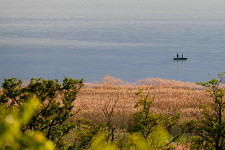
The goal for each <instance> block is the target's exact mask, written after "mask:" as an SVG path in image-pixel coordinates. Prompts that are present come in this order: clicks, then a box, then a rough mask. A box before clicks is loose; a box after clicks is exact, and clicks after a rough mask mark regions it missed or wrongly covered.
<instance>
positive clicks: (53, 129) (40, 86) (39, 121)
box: [0, 77, 84, 148]
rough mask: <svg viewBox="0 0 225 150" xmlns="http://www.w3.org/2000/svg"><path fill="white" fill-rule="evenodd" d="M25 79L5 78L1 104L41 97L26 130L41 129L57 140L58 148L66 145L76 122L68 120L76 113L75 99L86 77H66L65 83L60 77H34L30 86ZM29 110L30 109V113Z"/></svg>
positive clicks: (18, 102) (21, 102) (23, 129)
mask: <svg viewBox="0 0 225 150" xmlns="http://www.w3.org/2000/svg"><path fill="white" fill-rule="evenodd" d="M22 83H23V82H22V80H17V79H16V78H10V79H5V80H4V83H3V84H2V91H1V94H0V104H1V105H4V106H8V107H10V108H11V107H18V106H21V105H23V104H24V103H25V102H26V101H27V100H28V98H29V96H30V94H35V95H36V96H37V98H38V99H40V106H39V107H38V108H37V109H36V110H35V112H34V115H33V116H32V118H31V120H29V122H27V123H26V124H23V126H22V129H21V130H22V132H23V133H25V132H27V131H28V130H33V131H40V132H42V133H43V134H44V135H45V136H46V138H47V139H49V140H51V141H53V142H54V143H55V145H56V147H57V148H65V147H66V142H65V140H64V139H65V135H67V134H68V133H69V132H70V131H71V130H72V129H73V128H74V127H75V126H76V125H75V124H74V123H69V122H67V120H68V119H69V118H70V117H72V116H74V115H75V113H74V110H73V108H74V105H73V102H74V101H75V99H76V96H77V93H78V92H79V90H80V88H81V87H82V86H83V85H84V84H83V79H82V80H78V79H71V78H70V79H68V78H67V77H65V78H64V80H63V82H62V83H59V81H58V80H57V79H56V80H45V79H42V78H39V79H36V78H32V79H31V80H30V82H29V84H28V85H27V86H24V87H23V86H22ZM28 113H29V112H28Z"/></svg>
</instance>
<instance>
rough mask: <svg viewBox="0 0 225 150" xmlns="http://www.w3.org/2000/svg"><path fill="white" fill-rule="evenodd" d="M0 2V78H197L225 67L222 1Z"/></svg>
mask: <svg viewBox="0 0 225 150" xmlns="http://www.w3.org/2000/svg"><path fill="white" fill-rule="evenodd" d="M0 2H1V5H0V81H3V78H5V77H6V78H9V77H16V78H21V79H23V80H25V81H27V80H29V79H30V78H32V77H44V78H47V79H54V78H58V79H60V80H61V79H63V77H64V76H68V77H72V78H84V80H85V81H86V82H93V81H100V80H101V79H102V78H103V77H104V76H106V75H110V76H113V77H115V78H120V79H122V80H124V81H128V82H135V81H137V80H139V79H144V78H148V77H154V78H163V79H175V80H181V81H190V82H196V81H207V80H209V79H211V78H216V77H217V76H216V75H217V74H218V73H221V72H223V71H225V15H224V14H225V1H224V0H64V1H62V0H20V1H14V0H0ZM177 53H179V54H180V55H181V54H182V53H183V54H184V57H188V60H187V61H174V60H173V57H176V54H177Z"/></svg>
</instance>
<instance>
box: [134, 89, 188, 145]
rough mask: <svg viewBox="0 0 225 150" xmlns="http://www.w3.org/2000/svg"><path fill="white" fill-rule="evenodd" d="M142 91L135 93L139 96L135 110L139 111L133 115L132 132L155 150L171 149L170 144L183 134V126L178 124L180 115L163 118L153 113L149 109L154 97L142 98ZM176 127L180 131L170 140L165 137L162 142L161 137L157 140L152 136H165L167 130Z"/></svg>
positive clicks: (161, 115)
mask: <svg viewBox="0 0 225 150" xmlns="http://www.w3.org/2000/svg"><path fill="white" fill-rule="evenodd" d="M143 90H144V89H143V88H141V89H139V91H138V92H137V93H136V95H139V96H140V99H139V100H138V102H137V103H136V105H135V108H140V110H138V111H137V112H136V113H134V114H133V118H134V126H133V127H132V131H134V132H141V135H142V136H143V138H144V139H145V140H146V141H148V142H149V143H150V145H151V147H154V148H155V149H159V148H168V149H169V148H171V147H170V144H171V143H172V142H174V141H175V140H177V139H178V138H179V137H180V136H182V135H183V134H184V125H182V124H178V120H179V119H180V113H177V114H175V115H174V116H164V115H163V114H159V113H153V112H152V111H151V108H152V103H153V102H154V97H152V99H149V98H148V95H147V96H144V95H143ZM176 126H177V127H178V126H179V127H180V129H181V130H180V131H179V133H178V134H177V135H175V136H174V137H173V138H172V139H170V138H169V136H168V137H167V136H165V139H164V140H163V139H162V137H160V139H159V138H157V136H154V134H155V133H157V134H156V135H160V134H159V133H163V134H164V133H166V134H167V133H168V132H167V131H168V129H170V128H172V127H176ZM166 134H165V135H166Z"/></svg>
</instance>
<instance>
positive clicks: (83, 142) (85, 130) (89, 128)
mask: <svg viewBox="0 0 225 150" xmlns="http://www.w3.org/2000/svg"><path fill="white" fill-rule="evenodd" d="M100 130H101V129H100V126H99V125H97V124H92V123H91V121H90V120H87V121H83V120H82V119H78V121H77V124H76V128H75V129H73V140H74V141H73V144H72V145H71V146H69V148H68V149H69V150H76V149H77V150H81V149H88V148H90V146H91V143H92V140H93V138H94V137H95V136H96V135H97V134H98V132H99V131H100Z"/></svg>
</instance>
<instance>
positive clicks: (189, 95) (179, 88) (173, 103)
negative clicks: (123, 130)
mask: <svg viewBox="0 0 225 150" xmlns="http://www.w3.org/2000/svg"><path fill="white" fill-rule="evenodd" d="M141 87H143V88H144V95H148V97H149V98H151V97H155V99H154V102H153V105H152V111H153V112H155V113H163V114H165V115H171V114H175V113H177V112H180V113H181V115H182V119H181V120H182V121H185V120H190V119H196V117H197V116H199V114H200V111H201V110H200V108H199V106H200V105H201V104H207V103H208V102H209V100H210V97H209V94H208V93H206V92H205V90H204V89H203V88H202V87H201V86H198V85H196V84H195V83H190V82H181V81H175V80H163V79H158V78H148V79H144V80H139V81H137V82H136V83H132V84H131V83H125V82H123V81H121V80H120V79H115V78H113V77H111V76H107V77H105V78H103V79H102V81H101V82H99V83H87V84H86V85H85V86H84V87H83V88H82V89H81V91H80V92H79V94H78V97H77V100H76V102H75V106H76V107H75V108H78V107H80V108H81V111H80V112H79V113H78V115H76V117H81V118H84V119H90V120H92V121H93V122H102V121H104V119H105V117H104V114H103V109H104V107H106V105H108V107H109V108H110V107H112V106H113V105H114V103H115V101H116V100H118V102H117V104H116V106H115V111H114V112H115V113H114V116H113V117H114V120H115V122H116V124H117V125H118V126H120V127H123V126H126V125H127V124H129V119H130V118H131V115H132V114H133V113H134V112H136V109H135V108H134V105H135V104H136V103H137V101H138V98H139V97H138V96H136V95H135V92H137V90H138V89H139V88H141Z"/></svg>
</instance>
